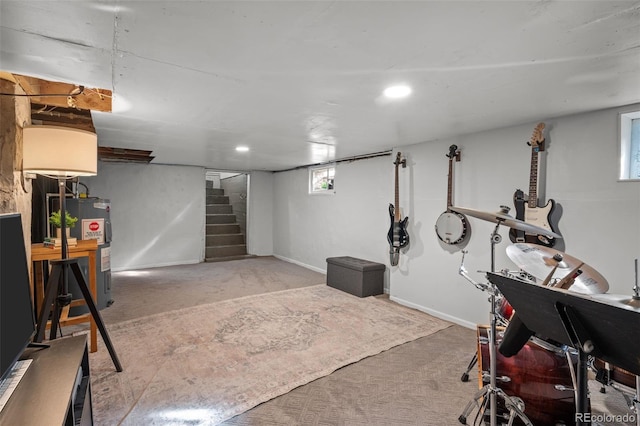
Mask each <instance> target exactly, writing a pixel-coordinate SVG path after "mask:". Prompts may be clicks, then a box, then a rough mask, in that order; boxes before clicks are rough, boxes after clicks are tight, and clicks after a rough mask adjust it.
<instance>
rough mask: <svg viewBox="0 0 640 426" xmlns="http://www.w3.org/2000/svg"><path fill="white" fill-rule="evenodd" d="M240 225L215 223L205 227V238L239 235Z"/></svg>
mask: <svg viewBox="0 0 640 426" xmlns="http://www.w3.org/2000/svg"><path fill="white" fill-rule="evenodd" d="M239 233H240V225H238V224H237V223H217V224H208V225H207V236H209V235H219V234H239Z"/></svg>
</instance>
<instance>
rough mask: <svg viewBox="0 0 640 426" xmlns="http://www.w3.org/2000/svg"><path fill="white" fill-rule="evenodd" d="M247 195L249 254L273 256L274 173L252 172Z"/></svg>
mask: <svg viewBox="0 0 640 426" xmlns="http://www.w3.org/2000/svg"><path fill="white" fill-rule="evenodd" d="M248 178H249V182H248V185H247V186H248V188H249V189H248V194H247V235H246V237H247V252H248V253H249V254H255V255H257V256H270V255H272V254H273V223H274V222H273V181H274V179H273V173H271V172H259V171H255V172H251V173H250V174H249V177H248Z"/></svg>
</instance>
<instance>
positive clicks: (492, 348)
mask: <svg viewBox="0 0 640 426" xmlns="http://www.w3.org/2000/svg"><path fill="white" fill-rule="evenodd" d="M500 224H501V221H499V220H498V222H497V224H496V226H495V228H494V230H493V233H492V234H491V271H492V272H493V271H494V270H495V245H496V244H498V243H500V242H501V241H502V237H501V236H500V234H499V233H498V228H499V227H500ZM461 269H462V268H461ZM462 272H463V271H462V270H461V274H462ZM463 275H464V274H463ZM472 282H473V281H472ZM474 285H476V287H478V288H480V289H483V290H487V291H489V294H490V297H489V303H490V306H491V310H490V329H489V362H490V364H489V384H488V385H485V386H484V387H483V388H482V389H480V390H479V391H478V392H477V393H476V394H475V395H474V397H473V399H472V400H471V401H469V403H468V404H467V406H466V407H465V409H464V411H463V412H462V414H461V415H460V416H459V417H458V421H459V422H460V423H462V424H467V418H468V416H469V415H470V414H471V412H472V411H473V410H474V409H475V408H477V409H478V415H482V416H484V412H485V411H486V408H487V404H489V409H490V419H491V426H497V424H498V421H497V416H498V410H497V403H498V397H500V398H501V399H502V400H503V401H504V403H505V407H506V408H507V409H508V410H509V423H508V424H509V425H511V424H513V420H514V418H515V417H516V416H517V417H518V418H520V420H522V422H523V423H524V424H525V425H527V426H533V423H531V421H530V420H529V419H528V418H527V416H526V415H525V414H524V402H523V401H522V400H521V399H520V398H511V397H510V396H508V395H507V394H506V393H504V391H502V389H500V388H498V386H497V385H496V381H497V378H496V374H497V363H496V360H497V354H496V328H497V327H496V323H497V315H496V297H497V295H498V291H497V289H496V288H495V286H494V285H493V284H492V285H480V284H478V283H474ZM475 358H477V355H476V357H475Z"/></svg>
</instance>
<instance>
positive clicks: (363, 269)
mask: <svg viewBox="0 0 640 426" xmlns="http://www.w3.org/2000/svg"><path fill="white" fill-rule="evenodd" d="M385 269H386V267H385V266H384V265H383V264H382V263H375V262H370V261H368V260H362V259H356V258H355V257H349V256H342V257H328V258H327V285H328V286H329V287H333V288H337V289H338V290H342V291H345V292H347V293H350V294H353V295H354V296H358V297H367V296H374V295H376V294H382V293H383V292H384V271H385Z"/></svg>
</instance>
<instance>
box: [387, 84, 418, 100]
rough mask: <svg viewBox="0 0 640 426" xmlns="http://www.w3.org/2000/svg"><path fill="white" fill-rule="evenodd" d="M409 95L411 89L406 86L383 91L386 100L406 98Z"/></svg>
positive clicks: (388, 88)
mask: <svg viewBox="0 0 640 426" xmlns="http://www.w3.org/2000/svg"><path fill="white" fill-rule="evenodd" d="M410 94H411V87H409V86H406V85H398V86H390V87H387V88H386V89H384V95H385V96H386V97H387V98H394V99H397V98H406V97H407V96H409V95H410Z"/></svg>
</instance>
